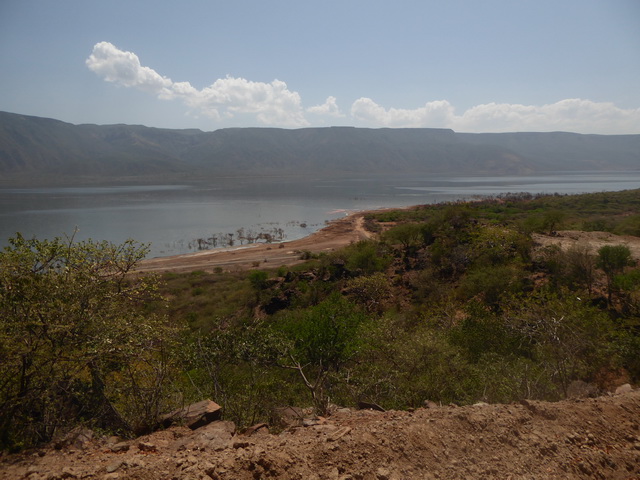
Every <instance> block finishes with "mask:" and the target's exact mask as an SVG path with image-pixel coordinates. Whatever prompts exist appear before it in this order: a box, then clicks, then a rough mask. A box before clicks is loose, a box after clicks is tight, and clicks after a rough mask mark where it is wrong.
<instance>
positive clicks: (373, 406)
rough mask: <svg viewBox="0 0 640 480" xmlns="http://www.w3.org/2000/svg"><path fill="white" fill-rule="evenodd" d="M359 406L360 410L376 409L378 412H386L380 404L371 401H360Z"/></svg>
mask: <svg viewBox="0 0 640 480" xmlns="http://www.w3.org/2000/svg"><path fill="white" fill-rule="evenodd" d="M358 408H359V409H360V410H375V411H377V412H386V410H385V409H384V408H382V407H381V406H380V405H378V404H375V403H370V402H358Z"/></svg>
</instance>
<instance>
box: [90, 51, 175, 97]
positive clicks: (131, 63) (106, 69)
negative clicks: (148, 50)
mask: <svg viewBox="0 0 640 480" xmlns="http://www.w3.org/2000/svg"><path fill="white" fill-rule="evenodd" d="M85 63H86V64H87V67H89V69H90V70H92V71H94V72H95V73H96V74H98V75H99V76H101V77H103V78H104V79H105V80H106V81H107V82H112V83H117V84H120V85H123V86H125V87H136V88H139V89H141V90H145V91H148V92H151V93H156V94H158V95H160V94H163V92H164V90H165V89H168V88H171V86H172V83H173V82H172V81H171V80H170V79H168V78H166V77H163V76H161V75H159V74H158V73H156V72H155V71H154V70H152V69H151V68H149V67H143V66H142V65H140V60H139V59H138V56H137V55H136V54H135V53H132V52H123V51H122V50H118V49H117V48H116V47H115V46H113V45H112V44H110V43H109V42H100V43H96V44H95V46H94V47H93V53H92V54H91V55H90V56H89V58H87V60H86V62H85Z"/></svg>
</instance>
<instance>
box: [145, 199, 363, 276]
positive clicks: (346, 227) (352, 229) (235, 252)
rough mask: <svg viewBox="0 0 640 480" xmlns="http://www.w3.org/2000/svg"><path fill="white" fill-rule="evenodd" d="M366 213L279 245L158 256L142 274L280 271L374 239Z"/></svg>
mask: <svg viewBox="0 0 640 480" xmlns="http://www.w3.org/2000/svg"><path fill="white" fill-rule="evenodd" d="M365 213H366V212H358V213H353V214H350V215H348V216H346V217H344V218H341V219H339V220H335V221H333V222H331V223H330V224H329V225H328V226H326V227H325V228H323V229H321V230H319V231H317V232H315V233H313V234H311V235H309V236H308V237H305V238H301V239H299V240H293V241H290V242H284V243H279V244H277V243H276V244H253V245H245V246H242V247H235V248H234V247H231V248H219V249H215V250H207V251H203V252H198V253H189V254H185V255H175V256H171V257H158V258H152V259H148V260H144V261H143V262H141V263H140V268H139V271H140V272H188V271H194V270H203V271H206V272H212V271H213V270H214V269H216V268H222V269H223V270H246V269H250V268H256V267H261V268H277V267H279V266H281V265H286V266H290V265H295V264H297V263H302V262H303V261H304V260H301V259H300V256H301V254H302V252H305V251H308V252H312V253H322V252H330V251H333V250H336V249H339V248H341V247H344V246H346V245H349V244H350V243H353V242H357V241H359V240H364V239H366V238H369V237H370V236H371V233H370V232H367V231H366V229H365V228H364V215H365Z"/></svg>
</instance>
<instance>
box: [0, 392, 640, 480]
mask: <svg viewBox="0 0 640 480" xmlns="http://www.w3.org/2000/svg"><path fill="white" fill-rule="evenodd" d="M308 423H311V424H314V423H315V425H310V426H306V427H305V426H299V427H291V428H289V429H287V430H285V431H283V432H282V433H280V434H278V435H272V434H269V433H268V431H267V430H266V428H261V429H258V430H256V431H255V432H254V433H253V434H252V435H246V434H244V435H241V434H239V433H237V432H235V430H234V426H233V424H230V423H229V422H214V423H211V424H210V425H208V426H205V427H202V428H200V429H197V430H194V431H191V430H189V429H188V428H186V427H173V428H170V429H168V430H165V431H161V432H157V433H154V434H152V435H148V436H145V437H141V438H139V439H136V440H131V441H127V442H124V443H116V442H118V439H113V438H112V439H110V440H108V439H105V438H103V439H97V440H92V441H88V442H86V443H85V444H84V446H70V447H65V448H62V449H60V450H55V449H47V450H41V451H39V452H32V453H30V454H27V455H13V456H4V457H2V460H1V463H0V477H1V478H7V479H9V478H16V479H20V478H29V479H32V480H36V479H63V478H99V479H116V478H119V479H125V478H126V479H145V480H146V479H149V480H150V479H238V480H242V479H260V478H278V479H343V480H347V479H353V480H356V479H362V480H373V479H376V480H385V479H387V480H391V479H461V478H462V479H465V478H468V479H575V478H601V479H638V478H640V391H631V392H627V393H623V394H618V395H608V396H603V397H599V398H593V399H576V400H567V401H563V402H558V403H545V402H534V401H532V402H524V403H521V404H512V405H487V404H478V405H473V406H465V407H456V406H444V407H441V406H432V407H431V408H423V409H417V410H415V411H414V412H399V411H388V412H377V411H372V410H360V411H353V410H348V409H341V410H338V411H336V412H335V413H334V414H333V415H332V416H330V417H329V418H327V419H318V420H317V421H315V422H313V421H312V422H308ZM125 446H126V448H125Z"/></svg>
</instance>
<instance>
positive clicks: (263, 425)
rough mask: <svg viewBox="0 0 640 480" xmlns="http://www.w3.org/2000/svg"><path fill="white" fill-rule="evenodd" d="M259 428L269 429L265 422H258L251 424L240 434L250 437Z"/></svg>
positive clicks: (259, 429)
mask: <svg viewBox="0 0 640 480" xmlns="http://www.w3.org/2000/svg"><path fill="white" fill-rule="evenodd" d="M261 430H267V432H268V431H269V428H268V426H267V424H266V423H258V424H256V425H252V426H251V427H249V428H247V429H246V430H245V431H244V432H242V434H243V435H245V436H247V437H250V436H251V435H253V434H254V433H256V432H258V431H261Z"/></svg>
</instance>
